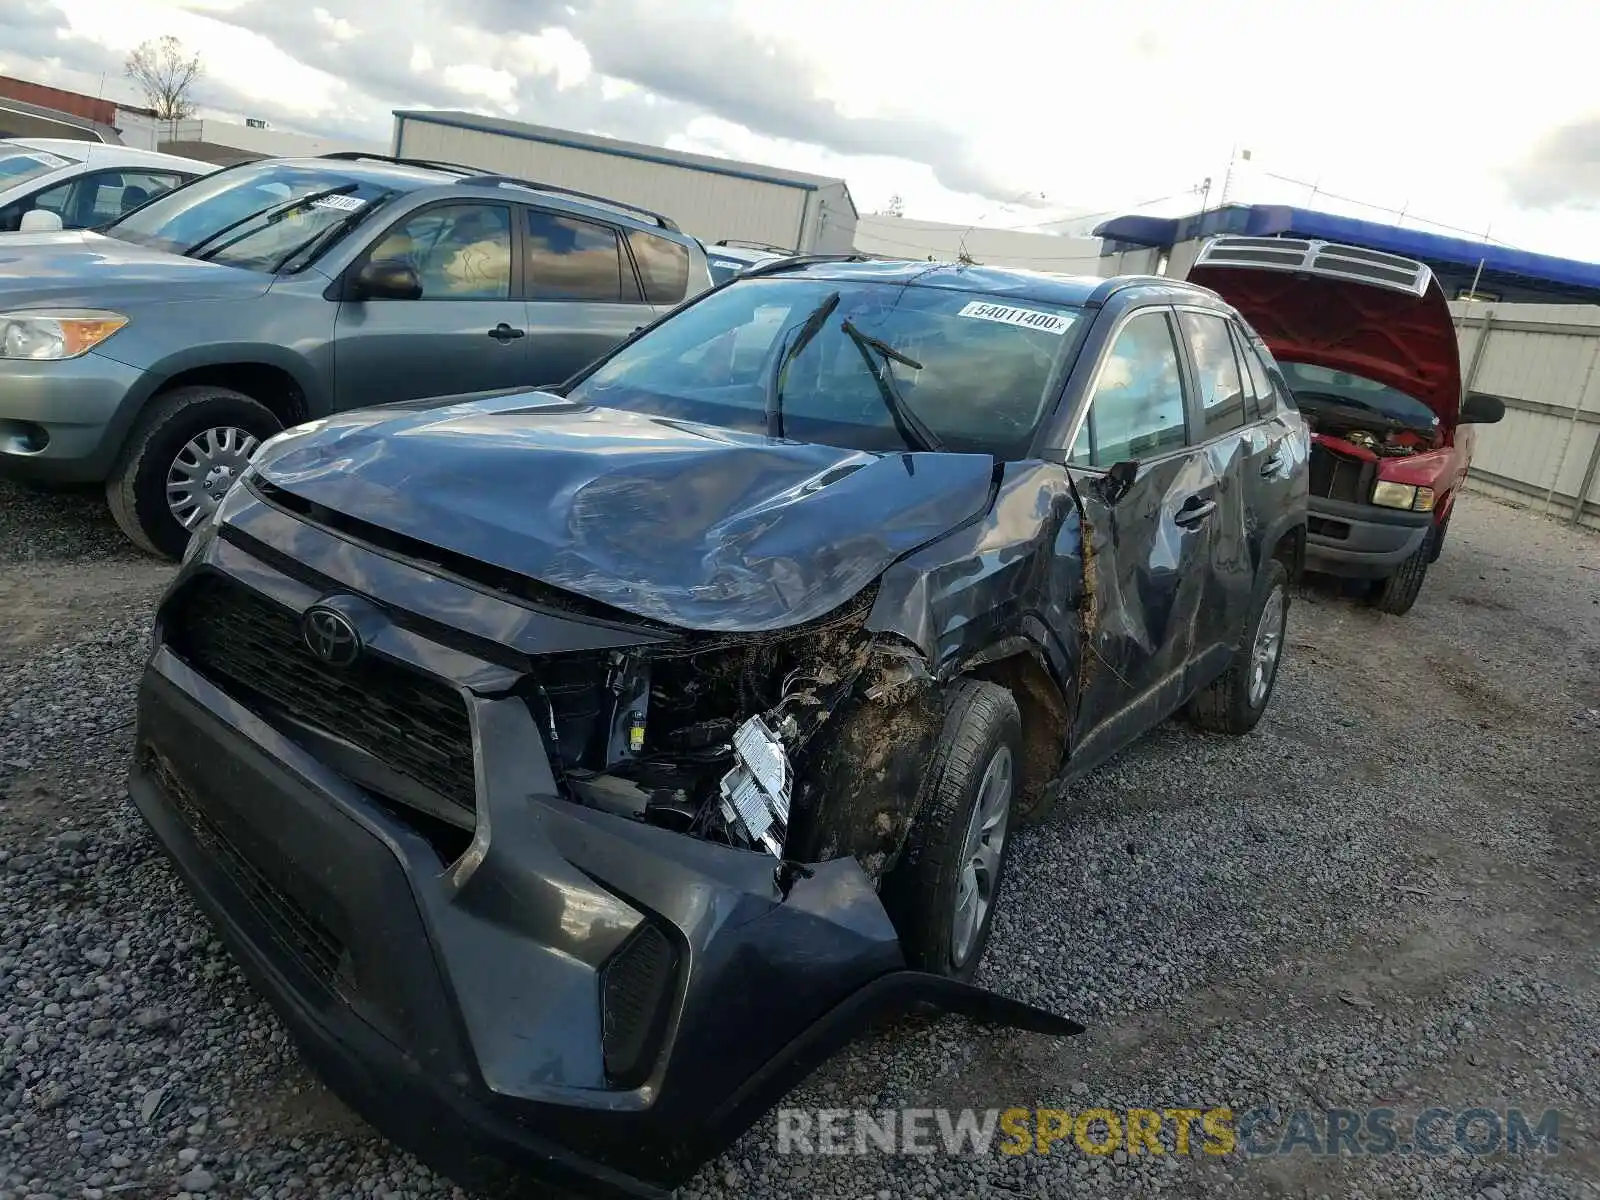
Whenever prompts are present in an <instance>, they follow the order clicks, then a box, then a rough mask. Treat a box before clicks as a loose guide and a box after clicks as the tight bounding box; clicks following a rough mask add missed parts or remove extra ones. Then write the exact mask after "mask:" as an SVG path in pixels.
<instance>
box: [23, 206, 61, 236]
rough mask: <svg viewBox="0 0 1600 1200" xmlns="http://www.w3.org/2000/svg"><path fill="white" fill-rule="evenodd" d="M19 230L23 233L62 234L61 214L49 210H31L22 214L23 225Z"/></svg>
mask: <svg viewBox="0 0 1600 1200" xmlns="http://www.w3.org/2000/svg"><path fill="white" fill-rule="evenodd" d="M17 228H18V229H20V230H21V231H22V232H23V233H60V232H61V228H62V226H61V214H60V213H55V212H51V211H50V210H49V209H48V208H30V209H29V210H28V211H27V212H25V213H23V214H22V224H20V225H19V226H18V227H17Z"/></svg>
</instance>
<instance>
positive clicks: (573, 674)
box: [131, 258, 1308, 1194]
mask: <svg viewBox="0 0 1600 1200" xmlns="http://www.w3.org/2000/svg"><path fill="white" fill-rule="evenodd" d="M1307 452H1308V441H1307V439H1306V435H1305V430H1304V426H1303V424H1302V422H1301V420H1300V418H1299V416H1298V414H1297V413H1296V412H1295V410H1294V407H1293V402H1292V400H1291V399H1290V395H1289V391H1288V388H1287V386H1286V385H1285V383H1284V381H1283V379H1282V377H1281V376H1280V375H1279V373H1278V371H1277V369H1276V367H1275V366H1274V365H1273V362H1272V358H1271V355H1270V354H1269V353H1268V352H1267V351H1266V349H1265V348H1264V347H1263V346H1262V344H1261V342H1260V341H1259V339H1258V338H1257V337H1256V336H1255V334H1254V333H1253V332H1252V331H1251V330H1250V329H1249V327H1248V326H1247V325H1245V324H1244V323H1243V322H1242V321H1241V320H1240V319H1239V316H1238V314H1237V313H1236V312H1235V311H1234V310H1233V309H1231V308H1229V307H1228V306H1227V305H1225V304H1223V303H1222V302H1221V301H1220V300H1218V299H1217V297H1216V296H1215V295H1213V294H1212V293H1210V292H1207V291H1205V290H1203V289H1201V288H1198V287H1194V286H1191V285H1187V284H1183V283H1175V282H1173V281H1170V280H1161V279H1145V278H1134V279H1114V280H1098V279H1063V278H1057V277H1047V276H1042V275H1032V274H1028V273H1024V272H1016V271H1003V270H992V269H987V268H960V267H955V266H941V265H930V264H926V263H919V264H909V263H893V264H892V263H869V262H862V261H833V260H817V259H810V260H807V259H802V258H791V259H787V260H784V261H782V262H776V263H772V264H767V265H764V266H757V267H754V268H752V269H751V270H750V271H748V272H746V273H745V274H743V275H741V276H740V277H738V278H736V279H734V280H733V281H731V282H729V283H726V284H724V285H722V286H721V287H719V288H716V289H714V290H712V291H710V292H708V293H706V294H705V295H703V296H702V297H700V298H698V299H696V300H693V301H691V302H690V303H688V304H687V305H685V306H683V307H682V308H680V309H679V310H678V311H676V312H675V313H673V314H671V315H669V316H667V317H666V318H664V319H663V320H661V321H660V322H658V323H656V324H655V325H654V326H653V327H651V328H649V329H648V330H646V331H645V332H643V333H642V334H641V335H639V336H638V337H636V338H634V339H631V340H630V341H629V342H628V343H626V344H625V345H623V346H622V347H621V348H620V349H618V350H617V351H615V352H614V353H612V354H610V355H608V356H606V357H605V358H603V359H602V360H601V361H600V362H598V363H597V364H596V365H594V366H593V367H592V368H589V369H587V370H585V371H583V372H581V373H580V374H579V375H577V376H576V377H575V378H573V379H571V380H570V381H568V382H567V383H566V384H564V385H562V386H560V387H558V388H555V389H551V390H547V391H538V392H529V391H519V392H513V393H509V394H496V395H489V396H480V397H476V398H462V399H456V400H451V401H447V402H441V401H437V400H435V401H429V402H409V403H400V404H396V405H392V406H389V407H382V408H374V409H369V410H366V411H360V412H352V413H345V414H341V415H335V416H330V417H325V418H323V419H321V420H318V421H314V422H312V423H310V424H306V425H302V426H300V427H298V428H296V429H292V430H290V431H288V432H286V433H284V434H281V435H279V436H278V437H275V438H273V439H271V440H270V441H269V442H267V443H266V444H264V445H263V446H262V448H261V450H260V453H259V454H258V455H257V456H256V458H255V460H254V462H253V463H252V465H251V466H250V468H249V469H248V471H247V472H246V475H245V478H244V480H243V482H242V483H241V484H239V485H237V486H235V487H234V488H233V489H232V490H231V491H230V492H229V493H228V494H227V496H226V497H225V498H224V500H223V502H222V504H221V505H220V506H219V508H218V510H217V512H216V514H215V516H214V517H213V518H211V519H208V520H207V521H206V522H205V523H204V524H203V525H202V526H201V527H200V529H199V531H198V533H197V535H196V537H195V539H194V541H193V542H192V543H191V544H190V545H189V548H188V552H187V557H186V562H185V565H184V567H183V569H182V570H181V571H180V572H179V575H178V577H177V579H176V580H175V582H174V583H173V585H172V588H171V590H170V592H169V593H168V594H167V596H166V597H165V599H164V601H163V603H162V605H161V607H160V611H159V615H158V618H157V624H156V629H155V633H154V641H153V647H152V654H151V657H150V660H149V665H148V669H147V671H146V673H145V676H144V681H143V685H142V688H141V692H140V700H139V719H138V734H137V752H136V758H135V763H134V767H133V774H132V781H131V786H132V790H133V795H134V798H135V800H136V802H137V803H138V805H139V807H140V809H141V810H142V811H143V813H144V815H145V817H146V818H147V819H148V820H149V822H150V824H151V825H152V827H153V828H154V829H155V831H156V833H157V835H158V837H159V838H160V840H161V842H162V843H163V844H164V845H165V847H166V849H167V850H168V852H169V853H170V854H171V856H172V857H173V859H174V860H175V861H176V863H177V865H178V868H179V870H180V871H181V873H182V874H183V876H184V877H185V878H186V880H187V881H188V884H189V886H190V887H191V889H192V890H193V891H194V893H195V894H196V896H197V897H198V898H199V900H200V902H201V904H202V906H203V907H204V908H205V909H206V910H207V912H208V913H209V914H210V916H211V917H212V919H213V920H214V921H215V922H216V924H217V925H218V927H219V928H220V929H221V930H222V932H223V934H224V936H225V937H226V939H227V941H228V944H229V945H230V946H231V948H232V950H233V952H234V953H235V954H236V955H237V957H238V958H239V959H240V960H241V961H242V962H243V963H244V965H245V967H246V969H247V970H248V972H249V973H250V975H251V976H252V977H253V979H254V980H255V981H256V983H257V985H258V986H259V987H260V988H261V989H262V991H264V992H265V994H266V995H267V996H268V997H269V998H270V999H271V1000H272V1002H273V1003H274V1004H275V1005H276V1007H277V1009H278V1011H279V1012H280V1013H281V1014H282V1015H283V1016H284V1018H285V1020H286V1021H287V1022H288V1024H289V1025H290V1026H291V1028H292V1029H293V1030H294V1031H295V1033H296V1035H297V1036H298V1037H299V1039H300V1041H301V1043H302V1045H303V1046H305V1048H306V1050H307V1053H308V1055H309V1056H310V1058H311V1059H312V1061H313V1062H314V1063H315V1064H316V1065H317V1066H319V1067H320V1069H321V1070H322V1071H323V1072H324V1074H325V1075H326V1077H327V1078H328V1079H329V1080H330V1082H331V1083H332V1084H333V1086H334V1087H335V1088H336V1089H337V1090H338V1091H340V1092H341V1093H342V1094H344V1095H345V1096H346V1097H347V1098H348V1099H349V1100H350V1101H351V1102H352V1103H353V1104H354V1105H355V1107H357V1108H358V1109H360V1110H361V1111H363V1112H365V1113H366V1114H367V1115H368V1116H369V1117H370V1118H371V1119H372V1120H373V1121H374V1123H375V1124H377V1125H378V1126H379V1127H380V1128H382V1129H384V1130H386V1131H388V1132H389V1133H390V1134H391V1135H392V1136H393V1137H395V1138H396V1140H398V1141H401V1142H403V1143H404V1144H406V1145H408V1146H411V1147H413V1148H415V1149H416V1150H417V1151H418V1152H419V1153H420V1154H421V1155H423V1156H424V1157H425V1158H427V1159H428V1160H429V1161H430V1162H432V1163H434V1164H436V1165H438V1166H439V1167H441V1168H442V1169H443V1170H445V1171H446V1172H448V1173H450V1174H452V1175H454V1176H455V1177H457V1178H458V1179H461V1180H464V1181H468V1182H471V1183H474V1184H477V1185H479V1186H494V1185H496V1184H497V1182H499V1183H504V1182H506V1181H508V1180H515V1179H516V1178H517V1175H516V1172H517V1171H519V1170H527V1171H536V1172H541V1173H543V1174H544V1175H546V1176H551V1177H556V1178H558V1179H562V1180H566V1181H569V1182H570V1181H573V1180H578V1179H582V1180H585V1181H587V1186H589V1187H591V1188H594V1187H604V1188H608V1189H611V1190H615V1191H620V1192H624V1193H627V1194H652V1193H653V1191H655V1190H659V1189H661V1188H666V1187H671V1186H674V1185H676V1184H677V1183H679V1182H681V1181H682V1180H683V1179H684V1178H686V1177H687V1175H688V1173H689V1172H691V1171H692V1170H693V1169H694V1168H695V1167H696V1166H697V1165H698V1164H699V1163H700V1162H701V1161H702V1160H704V1159H705V1158H706V1157H707V1156H708V1155H709V1154H711V1153H713V1152H715V1151H716V1150H717V1149H718V1148H719V1147H721V1146H723V1145H726V1144H727V1142H728V1141H730V1140H731V1139H732V1138H733V1137H734V1136H736V1135H737V1134H738V1133H739V1132H740V1131H741V1130H742V1129H743V1128H744V1127H745V1126H746V1125H748V1123H749V1122H750V1121H751V1120H752V1119H754V1117H755V1116H756V1115H758V1114H759V1113H760V1112H761V1111H762V1110H763V1109H764V1107H765V1106H766V1105H768V1104H770V1103H772V1102H773V1101H774V1100H775V1099H776V1098H777V1097H778V1096H780V1095H781V1094H782V1093H783V1091H784V1090H785V1089H786V1088H787V1087H789V1086H791V1085H792V1084H793V1083H794V1082H795V1080H796V1079H797V1077H798V1076H799V1074H800V1073H802V1072H804V1071H805V1070H806V1069H808V1068H809V1067H810V1066H812V1065H814V1064H815V1062H816V1061H817V1059H818V1058H819V1056H821V1055H822V1054H824V1053H827V1052H828V1051H830V1050H831V1049H833V1048H836V1047H837V1046H838V1045H839V1044H841V1042H842V1041H843V1040H844V1039H846V1038H847V1037H848V1036H849V1035H850V1034H851V1033H852V1032H853V1031H855V1030H856V1029H858V1028H859V1027H860V1025H861V1024H862V1022H863V1021H865V1020H866V1019H867V1018H868V1017H870V1016H872V1015H873V1014H875V1013H880V1012H883V1011H885V1010H894V1009H897V1008H901V1007H904V1006H905V1005H906V1004H908V1003H911V1002H913V1001H919V1002H920V1001H926V1002H931V1003H934V1004H936V1005H940V1006H943V1007H945V1008H950V1009H954V1010H959V1011H961V1012H964V1013H967V1014H969V1015H973V1016H977V1017H981V1018H985V1019H988V1020H992V1021H1001V1022H1008V1023H1012V1024H1016V1025H1021V1026H1024V1027H1027V1028H1030V1029H1034V1030H1042V1031H1053V1032H1056V1033H1063V1034H1065V1033H1072V1032H1076V1031H1078V1029H1079V1027H1078V1026H1076V1025H1074V1024H1073V1023H1072V1022H1070V1021H1069V1020H1067V1019H1065V1018H1062V1017H1058V1016H1055V1015H1054V1014H1050V1013H1046V1012H1043V1011H1041V1010H1038V1009H1036V1008H1032V1007H1029V1006H1027V1005H1023V1004H1020V1003H1017V1002H1014V1001H1010V1000H1006V999H1004V998H1002V997H1000V996H997V995H995V994H993V993H990V992H987V991H984V990H982V989H980V988H978V987H976V986H974V985H973V984H972V983H971V980H972V978H973V975H974V972H975V971H976V969H977V966H978V962H979V959H980V956H981V955H982V953H983V950H984V946H985V942H986V940H987V938H988V935H989V930H990V925H991V922H992V920H993V918H994V912H995V905H996V902H997V901H998V900H999V898H1000V896H1001V894H1002V880H1003V877H1004V873H1005V868H1006V857H1007V854H1008V852H1009V850H1010V848H1011V845H1012V841H1013V837H1012V834H1013V832H1014V830H1015V829H1016V827H1017V824H1018V823H1019V822H1021V821H1026V820H1036V819H1038V818H1040V817H1041V816H1042V815H1043V814H1044V813H1045V812H1046V810H1047V809H1048V808H1049V807H1050V804H1051V802H1052V800H1053V799H1054V798H1055V797H1056V796H1057V794H1058V792H1059V790H1060V788H1061V786H1062V784H1063V783H1064V782H1065V781H1066V780H1068V779H1070V778H1072V777H1073V776H1075V775H1077V774H1079V773H1081V772H1083V771H1086V770H1088V769H1089V768H1090V767H1092V766H1094V765H1095V764H1096V763H1098V762H1101V761H1103V760H1104V759H1105V758H1106V757H1108V756H1109V755H1111V754H1112V753H1114V752H1115V751H1116V750H1117V749H1118V748H1120V747H1122V746H1125V745H1126V744H1127V743H1128V742H1129V741H1131V740H1132V739H1133V738H1135V737H1137V736H1138V735H1140V734H1141V733H1143V732H1144V731H1145V730H1147V729H1149V728H1150V727H1151V726H1152V725H1154V724H1155V723H1157V722H1158V721H1160V720H1162V719H1163V718H1164V717H1166V716H1167V715H1168V714H1170V713H1173V712H1175V711H1177V710H1180V709H1183V710H1186V711H1187V712H1188V713H1189V715H1190V716H1191V718H1192V719H1193V720H1194V721H1195V722H1196V723H1197V724H1199V725H1201V726H1203V727H1205V728H1207V729H1213V730H1218V731H1222V732H1225V733H1231V734H1242V733H1245V732H1246V731H1248V730H1250V729H1251V728H1252V727H1254V726H1255V724H1256V723H1257V721H1258V720H1259V719H1260V717H1261V715H1262V713H1263V712H1264V711H1265V709H1266V707H1267V705H1268V702H1269V700H1270V698H1271V695H1272V690H1273V683H1274V679H1275V677H1276V674H1277V669H1278V664H1279V662H1280V658H1281V654H1282V651H1283V647H1284V644H1285V643H1284V623H1285V616H1286V611H1287V608H1288V604H1289V583H1290V579H1291V577H1292V576H1293V575H1294V574H1295V572H1296V571H1297V570H1298V568H1299V565H1300V561H1301V557H1302V552H1303V546H1304V536H1305V515H1306V507H1305V502H1306V463H1307ZM508 1186H510V1185H509V1184H508Z"/></svg>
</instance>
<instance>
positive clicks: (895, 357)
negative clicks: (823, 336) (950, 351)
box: [839, 320, 944, 450]
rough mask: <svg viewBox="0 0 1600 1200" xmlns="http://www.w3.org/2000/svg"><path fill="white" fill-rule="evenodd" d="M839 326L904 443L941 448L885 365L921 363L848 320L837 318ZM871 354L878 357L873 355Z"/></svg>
mask: <svg viewBox="0 0 1600 1200" xmlns="http://www.w3.org/2000/svg"><path fill="white" fill-rule="evenodd" d="M839 328H840V329H842V330H844V333H845V336H846V337H848V338H849V339H850V340H851V341H852V342H854V343H855V346H856V349H857V350H859V351H860V352H861V361H862V362H864V363H866V364H867V370H868V371H869V372H871V374H872V381H873V382H874V383H876V384H877V385H878V394H879V395H880V396H882V397H883V405H884V407H885V408H887V409H888V410H889V415H890V416H891V417H893V418H894V427H895V428H896V429H898V430H899V431H900V436H901V437H902V438H904V439H905V443H906V445H908V446H910V447H911V448H912V449H913V450H943V449H944V443H943V442H942V441H940V440H939V435H938V434H936V433H935V432H934V431H933V430H931V429H929V428H928V426H927V425H926V424H925V423H924V422H923V420H922V418H921V417H919V416H917V414H916V413H915V412H913V411H912V409H911V406H910V405H908V404H907V403H906V398H905V396H904V395H903V394H902V393H901V391H900V384H899V383H898V382H897V381H896V379H895V377H894V372H893V371H891V370H890V369H889V363H890V362H897V363H904V364H905V365H906V366H908V367H910V368H912V369H913V370H917V371H920V370H921V369H922V364H921V363H919V362H918V361H917V360H916V359H914V358H908V357H906V356H905V355H904V354H902V353H900V351H898V350H896V349H895V348H894V347H893V346H891V345H889V343H888V342H885V341H882V340H880V339H878V338H875V337H873V336H872V335H871V334H868V333H862V332H861V330H859V329H857V328H856V327H855V326H854V325H853V324H851V323H850V322H849V321H848V320H845V321H842V322H840V324H839ZM874 354H876V355H878V356H880V357H878V358H874V357H873V355H874Z"/></svg>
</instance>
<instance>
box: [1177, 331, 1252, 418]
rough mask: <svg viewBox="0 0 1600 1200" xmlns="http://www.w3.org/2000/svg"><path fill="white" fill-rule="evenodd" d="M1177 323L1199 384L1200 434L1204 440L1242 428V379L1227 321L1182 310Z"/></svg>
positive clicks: (1243, 413) (1243, 414)
mask: <svg viewBox="0 0 1600 1200" xmlns="http://www.w3.org/2000/svg"><path fill="white" fill-rule="evenodd" d="M1178 324H1180V325H1181V326H1183V334H1184V337H1185V339H1186V340H1187V341H1188V343H1189V351H1190V353H1191V354H1192V355H1193V357H1194V372H1195V378H1196V380H1197V381H1198V382H1199V385H1200V406H1201V420H1202V422H1203V425H1202V427H1201V432H1200V438H1201V440H1206V439H1209V438H1214V437H1217V436H1219V435H1221V434H1224V433H1231V432H1232V431H1234V430H1236V429H1242V428H1243V427H1244V425H1245V406H1244V379H1243V378H1242V377H1241V375H1240V373H1239V362H1238V360H1237V359H1236V358H1235V357H1234V353H1233V339H1232V338H1231V337H1230V336H1229V334H1228V321H1227V319H1226V318H1224V317H1220V316H1217V315H1215V314H1213V313H1200V312H1192V311H1188V310H1185V311H1183V312H1180V313H1179V314H1178Z"/></svg>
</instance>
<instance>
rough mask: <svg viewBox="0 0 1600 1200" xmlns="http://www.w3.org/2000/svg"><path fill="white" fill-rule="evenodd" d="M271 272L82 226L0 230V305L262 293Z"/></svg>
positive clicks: (102, 304)
mask: <svg viewBox="0 0 1600 1200" xmlns="http://www.w3.org/2000/svg"><path fill="white" fill-rule="evenodd" d="M271 283H272V276H270V275H267V274H264V273H262V272H259V271H246V270H243V269H242V268H239V267H229V266H223V265H221V264H219V263H209V262H201V261H200V260H199V259H194V258H184V257H183V255H181V254H169V253H167V252H166V251H165V250H153V249H151V248H149V247H148V246H136V245H134V244H133V243H132V242H123V241H119V240H117V239H116V238H111V237H106V236H105V235H104V234H100V233H94V232H92V231H90V230H86V229H69V230H57V231H50V232H39V233H0V307H5V308H20V307H28V308H40V307H45V306H52V307H57V308H115V307H116V306H117V305H118V304H123V303H128V302H133V301H138V302H161V303H166V302H172V301H177V300H220V299H227V298H229V297H245V296H256V295H260V294H261V293H262V292H265V291H266V290H267V288H268V287H269V286H270V285H271Z"/></svg>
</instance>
